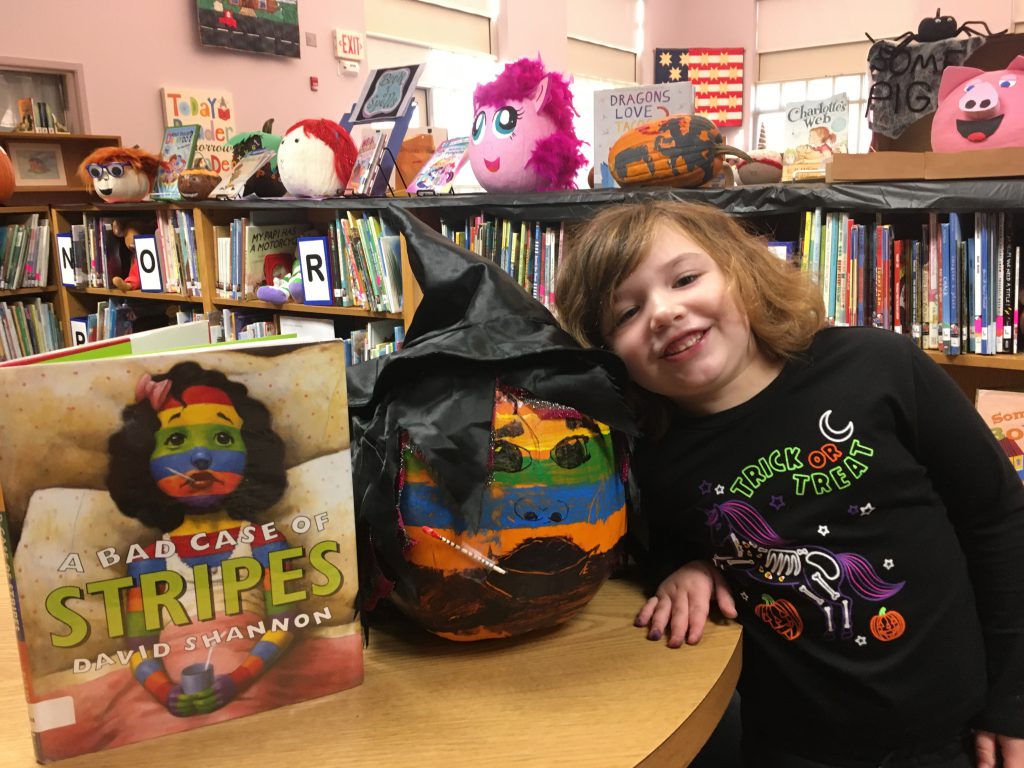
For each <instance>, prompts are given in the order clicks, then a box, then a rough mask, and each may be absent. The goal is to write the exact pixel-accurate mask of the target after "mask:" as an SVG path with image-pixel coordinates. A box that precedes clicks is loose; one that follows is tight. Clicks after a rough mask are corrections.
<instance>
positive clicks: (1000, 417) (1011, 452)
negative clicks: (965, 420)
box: [974, 389, 1024, 481]
mask: <svg viewBox="0 0 1024 768" xmlns="http://www.w3.org/2000/svg"><path fill="white" fill-rule="evenodd" d="M974 406H975V408H977V409H978V413H980V414H981V418H982V419H984V420H985V423H986V424H988V428H989V429H991V430H992V434H993V435H995V438H996V440H997V441H998V442H999V445H1000V446H1001V447H1002V449H1003V452H1004V453H1006V456H1007V458H1008V459H1009V460H1010V464H1012V465H1013V468H1014V470H1016V472H1017V475H1018V477H1020V478H1021V480H1022V481H1024V392H1020V391H1017V390H1013V389H979V390H978V391H977V393H976V394H975V397H974Z"/></svg>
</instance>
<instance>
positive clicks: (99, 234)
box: [58, 210, 201, 296]
mask: <svg viewBox="0 0 1024 768" xmlns="http://www.w3.org/2000/svg"><path fill="white" fill-rule="evenodd" d="M148 231H152V232H153V238H154V239H153V243H154V247H155V254H154V257H155V259H156V264H157V266H158V267H159V274H160V286H161V290H162V291H163V292H164V293H179V294H181V295H182V296H199V295H200V294H201V291H200V283H199V264H198V259H197V255H196V239H195V221H194V219H193V217H192V211H189V210H160V211H156V214H155V217H153V218H148V217H147V218H144V219H139V220H132V221H126V220H124V219H118V218H114V217H110V216H97V215H95V214H91V213H85V214H83V215H82V223H81V224H72V225H71V253H70V254H65V253H63V252H62V254H61V258H62V259H63V258H67V257H68V256H70V259H71V261H72V264H73V267H74V276H75V278H74V285H75V287H78V288H85V287H89V288H112V287H115V278H121V279H124V278H125V277H127V276H128V274H129V272H130V271H131V268H132V261H133V260H134V258H135V252H134V251H133V250H132V249H131V248H129V245H128V244H127V243H126V242H125V238H126V236H127V235H128V234H129V233H131V234H133V235H134V236H135V237H137V238H139V241H140V242H141V239H142V235H141V233H142V232H148ZM59 239H60V238H59V237H58V240H59ZM62 250H63V248H62ZM135 250H136V251H137V250H138V243H136V244H135Z"/></svg>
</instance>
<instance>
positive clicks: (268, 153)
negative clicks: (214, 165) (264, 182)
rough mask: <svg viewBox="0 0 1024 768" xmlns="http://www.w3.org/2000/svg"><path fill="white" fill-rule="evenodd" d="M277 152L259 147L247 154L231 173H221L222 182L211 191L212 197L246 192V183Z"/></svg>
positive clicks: (239, 194) (227, 196)
mask: <svg viewBox="0 0 1024 768" xmlns="http://www.w3.org/2000/svg"><path fill="white" fill-rule="evenodd" d="M276 154H277V153H276V152H275V151H274V150H272V149H257V150H255V151H253V152H250V153H249V154H247V155H246V156H245V157H243V158H242V159H241V160H239V161H238V163H236V164H235V166H234V168H232V169H231V173H222V174H221V179H220V184H218V185H217V186H216V187H214V188H213V189H212V190H211V191H210V199H211V200H212V199H216V198H238V197H241V196H242V195H243V194H244V193H245V183H246V182H247V181H248V180H249V179H251V178H252V177H253V176H255V175H256V171H258V170H259V169H260V168H262V167H263V166H265V165H266V164H267V163H269V162H270V160H271V158H273V157H274V156H275V155H276Z"/></svg>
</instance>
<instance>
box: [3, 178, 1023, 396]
mask: <svg viewBox="0 0 1024 768" xmlns="http://www.w3.org/2000/svg"><path fill="white" fill-rule="evenodd" d="M656 199H657V200H666V199H668V200H691V201H699V202H704V203H708V204H711V205H715V206H718V207H721V208H723V209H725V210H726V211H728V212H730V213H732V214H734V215H736V216H739V217H741V218H743V219H744V220H745V221H746V222H747V223H748V224H749V225H750V226H751V227H752V228H753V229H754V230H755V231H757V232H759V233H761V234H763V235H764V236H766V237H768V238H769V239H774V240H797V239H798V237H799V233H800V230H801V226H802V221H803V214H804V212H805V211H808V210H813V209H814V208H816V207H820V208H822V209H823V210H825V211H842V212H846V213H849V214H850V215H851V216H854V217H856V218H858V219H863V218H867V219H873V218H876V217H877V219H878V220H879V221H883V222H891V223H893V224H894V226H896V227H903V228H907V227H909V228H915V227H919V226H920V224H921V222H922V221H926V219H927V215H928V214H929V213H930V212H938V213H940V214H948V213H949V212H950V211H957V212H959V213H961V214H967V213H973V212H975V211H996V212H1005V213H1016V212H1024V203H1022V202H1021V201H1022V200H1024V180H1022V179H982V180H954V181H921V182H892V183H839V184H827V183H822V182H812V183H796V184H785V185H761V186H749V187H737V188H732V189H670V188H648V189H633V190H624V189H602V190H575V191H566V192H555V193H543V194H532V195H501V194H480V195H476V194H472V195H431V196H420V197H402V198H336V199H328V200H281V199H265V200H246V201H202V202H199V203H193V204H187V205H182V204H176V205H175V204H159V203H149V202H141V203H136V204H119V205H104V204H99V205H62V204H60V203H59V201H55V202H54V203H53V204H52V207H51V208H50V209H49V210H50V215H51V219H52V224H51V230H52V231H53V232H54V233H57V232H67V231H68V228H69V227H70V224H71V223H73V222H76V221H80V220H81V217H82V216H83V214H85V213H90V214H93V215H102V216H119V217H130V216H132V215H135V214H148V215H155V214H154V212H155V211H158V210H178V209H184V210H188V211H189V212H190V213H191V215H192V216H193V219H194V222H195V232H196V245H197V255H198V269H199V283H200V285H201V291H200V294H199V295H197V296H190V297H185V296H181V295H179V294H176V293H144V292H141V291H129V292H126V293H125V292H121V291H117V290H113V289H103V288H81V289H66V288H64V287H63V286H60V285H59V277H58V276H57V275H59V273H57V272H56V271H55V270H54V269H51V274H52V275H54V276H53V277H51V281H50V283H51V286H50V287H49V288H47V289H40V290H38V291H37V293H38V294H39V295H41V296H43V297H44V300H52V301H53V303H54V304H55V309H56V314H57V316H58V318H60V321H61V323H62V326H63V327H64V331H65V336H66V338H70V336H69V332H68V330H67V327H68V318H70V317H73V316H75V315H78V314H81V313H83V312H85V311H93V310H94V309H95V305H96V302H97V301H100V300H102V299H103V298H109V297H112V296H116V297H128V298H131V299H134V300H138V301H140V302H149V303H153V304H156V305H160V306H162V305H166V306H167V307H168V308H170V307H173V306H175V305H181V304H187V305H191V306H194V307H195V308H196V310H197V311H202V312H210V311H213V310H215V309H223V308H231V309H254V310H255V309H266V310H271V311H274V312H277V313H284V314H291V315H296V316H312V317H324V318H328V317H329V318H334V317H338V318H343V319H345V320H346V321H347V322H348V321H350V322H352V323H353V324H356V323H360V322H365V321H369V320H374V319H385V318H386V319H394V320H397V321H401V322H402V323H404V325H406V326H408V325H409V323H410V322H411V320H412V316H413V313H414V312H415V307H416V306H417V304H418V301H419V294H418V285H417V283H416V281H415V278H414V277H413V275H412V272H411V270H410V268H409V264H408V260H407V257H406V253H405V241H404V238H403V240H402V248H403V252H402V269H401V281H402V284H403V287H404V291H403V292H404V295H405V297H406V300H405V304H404V309H403V312H402V313H381V312H370V311H367V310H365V309H361V308H357V307H340V306H326V307H325V306H312V305H305V304H297V303H294V302H286V303H285V304H283V305H281V306H278V305H274V304H268V303H266V302H257V301H242V300H238V299H229V298H222V297H218V296H217V295H216V292H215V290H213V286H215V284H216V274H215V258H214V255H215V253H216V245H215V240H214V227H215V226H221V227H223V226H225V225H228V224H229V223H230V222H231V221H232V219H234V218H236V217H239V216H243V215H244V216H252V217H256V218H260V217H263V218H264V219H269V220H278V219H282V220H288V221H300V222H303V223H305V224H308V225H310V226H311V227H313V228H316V229H317V230H319V231H322V232H324V231H326V228H327V226H328V224H329V222H331V221H332V220H334V218H335V216H336V215H337V214H338V212H339V211H342V212H343V211H349V210H351V211H353V212H355V213H356V214H358V215H361V214H362V213H363V212H368V213H373V214H377V215H382V214H386V213H387V211H388V210H389V209H398V208H402V209H405V210H407V211H408V212H410V213H412V214H413V215H414V216H415V217H416V218H418V219H419V220H421V221H423V222H425V223H426V224H427V225H428V226H430V227H431V228H433V229H435V230H437V231H441V229H442V226H443V225H448V226H455V227H460V226H462V224H463V223H465V222H468V221H471V220H474V219H476V218H477V217H480V218H481V219H484V220H495V219H506V220H511V221H513V222H519V221H527V222H531V223H532V222H539V223H542V224H543V225H544V226H546V227H551V228H552V229H553V230H555V231H557V232H558V233H559V236H560V238H561V236H562V235H565V234H566V233H567V232H568V231H569V230H571V226H572V224H573V222H576V221H578V220H580V219H583V218H586V217H587V216H589V215H592V214H593V213H594V212H596V211H597V210H598V209H599V208H600V207H602V206H605V205H610V204H613V203H616V202H623V201H644V200H656ZM23 210H41V209H40V208H6V209H0V213H14V212H18V211H23ZM1018 219H1019V220H1018ZM1013 242H1014V244H1015V245H1016V244H1020V243H1021V242H1024V216H1019V217H1017V219H1014V220H1013ZM561 245H562V243H561V242H559V243H558V247H561ZM929 355H930V356H931V357H932V358H933V359H934V360H936V362H938V363H939V364H940V365H942V366H943V368H944V369H945V370H946V371H947V372H948V373H949V374H950V375H951V376H952V377H953V378H954V379H955V380H956V381H957V382H958V384H959V385H960V386H961V388H962V389H963V390H964V391H965V393H967V394H968V396H969V397H972V398H973V396H974V390H975V389H976V388H978V387H981V386H985V387H999V386H1021V387H1024V354H997V355H976V354H962V355H959V356H957V357H947V356H945V355H943V354H941V353H939V352H934V351H931V352H929Z"/></svg>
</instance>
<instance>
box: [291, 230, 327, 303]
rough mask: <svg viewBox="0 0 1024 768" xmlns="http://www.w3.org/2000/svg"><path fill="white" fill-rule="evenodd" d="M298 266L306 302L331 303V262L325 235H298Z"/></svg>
mask: <svg viewBox="0 0 1024 768" xmlns="http://www.w3.org/2000/svg"><path fill="white" fill-rule="evenodd" d="M298 243H299V267H300V268H301V269H302V288H303V292H304V294H305V300H304V301H305V303H306V304H328V305H329V304H333V303H334V301H333V292H332V291H331V262H330V259H328V258H327V254H328V253H329V250H328V246H327V238H326V237H323V236H321V237H300V238H298Z"/></svg>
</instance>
